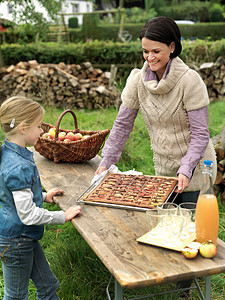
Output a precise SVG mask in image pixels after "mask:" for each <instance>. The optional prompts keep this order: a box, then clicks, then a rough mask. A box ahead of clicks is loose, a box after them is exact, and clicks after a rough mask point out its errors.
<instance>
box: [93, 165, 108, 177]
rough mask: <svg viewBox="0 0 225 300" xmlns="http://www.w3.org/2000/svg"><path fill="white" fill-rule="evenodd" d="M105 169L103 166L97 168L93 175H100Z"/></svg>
mask: <svg viewBox="0 0 225 300" xmlns="http://www.w3.org/2000/svg"><path fill="white" fill-rule="evenodd" d="M106 170H107V168H106V167H104V166H100V167H98V169H97V170H96V171H95V175H100V174H101V173H102V172H104V171H106Z"/></svg>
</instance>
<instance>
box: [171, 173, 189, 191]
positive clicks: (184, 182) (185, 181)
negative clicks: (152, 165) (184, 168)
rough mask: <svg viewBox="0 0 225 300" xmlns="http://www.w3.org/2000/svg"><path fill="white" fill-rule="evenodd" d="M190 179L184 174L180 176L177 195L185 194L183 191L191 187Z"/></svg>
mask: <svg viewBox="0 0 225 300" xmlns="http://www.w3.org/2000/svg"><path fill="white" fill-rule="evenodd" d="M189 183H190V179H189V178H188V177H187V176H185V175H184V174H179V175H178V186H177V188H176V189H175V191H174V192H175V193H183V191H184V190H185V189H186V188H187V187H188V186H189Z"/></svg>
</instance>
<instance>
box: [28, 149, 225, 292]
mask: <svg viewBox="0 0 225 300" xmlns="http://www.w3.org/2000/svg"><path fill="white" fill-rule="evenodd" d="M30 149H31V150H32V151H33V152H34V160H35V162H36V164H37V167H38V170H39V173H40V175H41V180H42V184H43V187H44V188H45V189H46V190H47V191H48V190H49V189H51V188H53V187H61V188H63V189H64V190H65V192H66V194H65V195H64V196H60V197H56V203H57V204H58V206H59V207H60V208H61V209H62V210H64V211H65V210H66V209H67V208H69V207H70V206H73V205H76V199H77V198H78V196H79V195H80V194H81V193H82V192H83V191H85V190H86V188H87V187H88V186H89V185H90V183H91V180H92V178H93V176H94V172H95V170H96V169H97V167H98V165H99V162H100V160H101V159H100V157H98V156H96V157H95V158H94V159H92V160H91V161H88V162H85V163H79V164H78V163H77V164H75V163H59V164H55V163H54V162H52V161H49V160H47V159H45V158H44V157H42V156H40V155H39V153H37V152H36V151H34V149H33V148H30ZM72 224H73V225H74V227H75V228H76V229H77V230H78V232H79V233H80V234H81V236H82V237H83V238H84V239H85V240H86V242H87V243H88V244H89V246H90V247H91V248H92V249H93V250H94V251H95V253H96V254H97V255H98V257H99V258H100V259H101V261H102V262H103V263H104V265H105V266H106V267H107V268H108V270H109V271H110V272H111V273H112V275H113V276H114V278H115V279H116V280H117V281H118V282H119V284H120V285H121V286H122V287H123V288H129V289H132V288H141V287H147V286H151V285H157V284H165V283H169V282H176V281H179V280H184V279H190V278H194V277H196V278H197V277H202V276H207V275H213V274H218V273H223V272H225V243H224V242H223V241H221V240H218V253H217V255H216V256H215V258H213V259H204V258H202V257H201V256H200V255H198V257H197V258H195V259H193V260H188V259H186V258H185V257H184V256H183V255H182V254H181V253H179V252H176V251H172V250H167V249H163V248H160V247H154V246H150V245H146V244H141V243H138V242H137V241H136V239H137V238H139V237H140V236H142V235H143V234H145V233H146V232H147V231H148V229H147V220H146V215H145V213H144V212H138V211H133V210H124V209H116V208H108V207H100V206H93V205H87V204H83V205H82V214H81V216H80V217H77V218H74V219H73V220H72Z"/></svg>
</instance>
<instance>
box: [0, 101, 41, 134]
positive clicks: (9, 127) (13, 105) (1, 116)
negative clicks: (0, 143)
mask: <svg viewBox="0 0 225 300" xmlns="http://www.w3.org/2000/svg"><path fill="white" fill-rule="evenodd" d="M44 112H45V111H44V108H43V107H42V106H41V105H40V104H39V103H37V102H35V101H33V100H31V99H28V98H25V97H22V96H15V97H11V98H9V99H7V100H5V101H4V102H3V103H2V105H1V107H0V123H1V126H2V129H3V131H4V132H5V133H6V134H7V135H8V136H10V135H13V134H16V133H17V132H18V126H19V125H20V124H21V123H23V126H24V128H30V127H32V126H33V125H35V124H37V123H39V122H40V121H41V120H42V118H43V115H44Z"/></svg>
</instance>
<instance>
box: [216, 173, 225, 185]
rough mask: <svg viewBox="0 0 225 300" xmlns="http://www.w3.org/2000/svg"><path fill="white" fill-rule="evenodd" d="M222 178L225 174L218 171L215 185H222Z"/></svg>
mask: <svg viewBox="0 0 225 300" xmlns="http://www.w3.org/2000/svg"><path fill="white" fill-rule="evenodd" d="M222 177H223V173H221V172H220V171H217V174H216V180H215V184H219V183H221V182H222Z"/></svg>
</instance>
